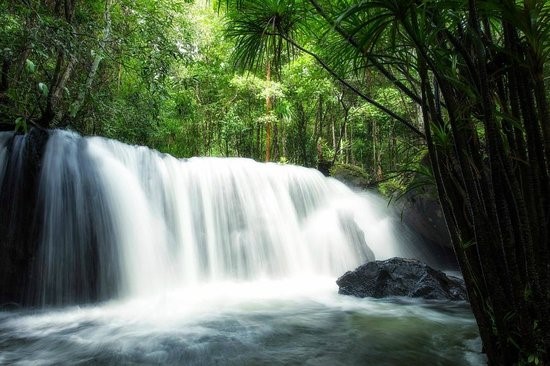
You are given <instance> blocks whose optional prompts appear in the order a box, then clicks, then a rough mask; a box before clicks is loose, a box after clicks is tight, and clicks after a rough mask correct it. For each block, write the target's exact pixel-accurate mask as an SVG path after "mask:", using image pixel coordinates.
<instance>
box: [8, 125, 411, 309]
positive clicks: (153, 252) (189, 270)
mask: <svg viewBox="0 0 550 366" xmlns="http://www.w3.org/2000/svg"><path fill="white" fill-rule="evenodd" d="M28 136H29V135H25V136H21V135H14V134H12V133H2V134H0V184H1V187H2V190H3V191H1V192H0V199H1V200H2V202H3V203H2V205H3V211H5V212H7V213H4V214H3V215H4V216H2V217H4V219H5V221H4V222H2V223H0V245H1V247H0V250H1V251H2V252H3V253H1V254H2V255H4V254H6V252H9V253H8V255H12V254H13V253H19V254H17V255H19V257H18V258H24V259H25V263H26V267H28V268H27V269H26V272H25V274H24V275H22V276H19V277H23V278H24V280H22V281H23V282H25V284H23V285H22V286H25V287H26V288H27V290H25V293H24V294H22V295H21V296H25V297H26V298H30V300H27V301H28V302H31V303H35V304H39V305H58V304H65V303H78V302H89V301H97V300H105V299H110V298H120V297H136V296H144V295H148V294H154V293H157V292H159V291H162V290H166V289H174V288H182V287H190V286H200V285H201V284H203V283H212V282H216V281H224V280H227V279H231V280H236V281H251V280H259V279H278V278H303V277H308V276H310V277H315V276H333V277H335V278H336V276H339V275H341V274H343V273H344V272H345V271H347V270H350V269H353V268H354V267H356V266H357V265H359V264H361V263H363V262H365V261H367V260H372V259H374V257H376V258H377V259H378V258H387V257H390V256H394V255H398V254H401V253H400V252H399V244H398V239H397V238H396V237H395V236H394V234H393V230H392V225H393V224H392V222H393V221H392V218H391V217H389V216H388V215H387V213H385V212H383V211H381V210H380V209H379V206H378V205H377V203H376V202H375V200H376V199H375V198H373V196H372V195H367V194H358V193H354V192H353V191H351V190H350V189H348V188H347V187H346V186H344V185H343V184H342V183H340V182H338V181H336V180H333V179H331V178H326V177H324V176H323V175H322V174H320V173H319V172H318V171H317V170H314V169H307V168H303V167H298V166H292V165H280V164H274V163H267V164H265V163H257V162H255V161H253V160H250V159H241V158H191V159H187V160H186V159H180V160H178V159H175V158H174V157H171V156H168V155H163V154H161V153H159V152H157V151H154V150H150V149H148V148H145V147H136V146H129V145H125V144H123V143H120V142H117V141H113V140H108V139H104V138H100V137H81V136H79V135H77V134H75V133H71V132H65V131H53V132H50V133H49V137H48V138H47V143H46V145H45V147H44V149H43V152H42V157H41V158H40V159H39V161H38V162H37V163H36V164H37V167H36V171H37V174H35V175H34V178H33V179H34V180H31V183H28V181H29V180H28V179H26V178H24V176H23V175H22V174H23V173H21V172H22V171H23V170H24V167H23V166H22V164H23V162H24V161H25V159H27V160H28V155H29V153H28V151H30V150H29V149H30V148H28V147H27V148H25V146H27V145H28V144H29V141H28V140H29V137H28ZM17 174H19V175H17ZM32 182H34V183H32ZM29 184H30V186H29V187H32V188H33V189H31V188H29V187H27V186H28V185H29ZM17 187H27V188H25V189H24V190H25V192H18V190H19V189H18V188H17ZM2 192H3V193H2ZM6 192H9V193H6ZM21 195H25V197H26V198H25V197H24V198H25V199H26V200H27V201H30V202H32V204H31V206H32V207H31V209H29V212H30V214H28V215H27V216H26V217H27V219H26V222H19V221H18V220H21V219H17V218H15V216H17V215H16V213H17V212H19V211H20V210H21V205H22V204H21V203H18V202H19V201H18V200H19V198H17V197H19V196H21ZM25 205H28V203H26V204H25ZM0 215H1V214H0ZM14 215H15V216H14ZM19 216H21V215H19ZM21 217H22V216H21ZM14 225H23V226H25V227H28V232H25V233H20V234H18V235H20V236H22V237H24V238H26V239H25V241H26V242H27V244H25V245H26V246H25V247H24V248H26V249H25V250H24V251H23V252H24V253H23V254H21V253H20V249H17V248H18V245H23V244H22V243H21V244H18V243H15V242H14V240H16V239H14V238H16V237H17V235H15V236H14V235H12V234H10V227H12V226H14ZM10 240H11V241H10ZM10 243H11V244H10ZM10 253H11V254H10ZM29 254H30V255H29ZM27 257H28V258H27ZM14 262H15V260H13V261H12V262H9V263H8V264H7V265H8V267H9V266H10V265H11V266H12V267H13V266H14ZM6 268H7V267H6ZM0 271H2V270H0ZM4 271H8V272H9V273H8V272H6V273H8V275H10V276H12V277H13V273H12V272H13V271H12V270H10V269H5V270H4ZM10 271H11V272H10ZM19 277H18V278H19ZM13 278H15V277H13ZM14 291H15V290H14Z"/></svg>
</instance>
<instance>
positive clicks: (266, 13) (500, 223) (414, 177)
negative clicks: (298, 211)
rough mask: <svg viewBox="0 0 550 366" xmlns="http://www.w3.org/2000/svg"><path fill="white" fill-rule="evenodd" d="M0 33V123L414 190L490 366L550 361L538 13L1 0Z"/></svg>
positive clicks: (474, 4)
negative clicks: (430, 210) (448, 246)
mask: <svg viewBox="0 0 550 366" xmlns="http://www.w3.org/2000/svg"><path fill="white" fill-rule="evenodd" d="M0 24H1V28H0V52H1V63H2V68H1V78H0V123H2V127H3V128H4V129H15V130H18V131H26V130H27V129H29V128H30V127H31V126H41V127H47V128H66V129H71V130H75V131H77V132H80V133H81V134H84V135H102V136H107V137H111V138H116V139H119V140H121V141H124V142H128V143H131V144H143V145H148V146H150V147H153V148H155V149H158V150H159V151H162V152H166V153H170V154H172V155H175V156H177V157H190V156H241V157H250V158H253V159H256V160H259V161H272V162H280V163H292V164H299V165H304V166H309V167H317V168H319V169H320V170H322V171H323V172H325V173H329V172H330V170H331V169H334V167H336V166H339V165H344V164H345V165H348V166H354V167H357V168H356V169H358V170H360V171H364V172H365V173H364V174H365V175H366V176H367V177H368V179H369V180H370V181H373V182H379V183H381V185H380V187H381V190H382V191H383V192H384V193H387V194H390V193H392V192H394V191H403V190H406V189H407V186H408V187H409V188H411V187H417V186H418V185H429V186H430V187H431V190H432V191H433V192H434V194H435V195H437V196H438V198H439V200H440V202H441V205H442V208H443V212H444V214H445V218H446V221H447V224H448V227H449V232H450V235H451V238H452V241H453V247H454V250H455V253H456V255H457V258H458V261H459V263H460V265H461V269H462V272H463V275H464V279H465V281H466V284H467V286H468V293H469V298H470V302H471V306H472V310H473V312H474V315H475V317H476V320H477V323H478V326H479V329H480V335H481V338H482V340H483V345H484V351H485V352H486V354H487V356H488V360H489V364H491V365H504V364H510V365H512V364H520V365H527V364H536V365H539V364H549V363H550V354H549V353H548V348H549V345H550V314H549V312H550V289H549V287H548V282H549V280H550V265H549V264H548V263H549V261H550V109H549V105H548V98H549V88H548V78H549V75H550V73H549V70H548V56H549V51H550V34H549V33H550V3H548V2H547V1H545V0H525V1H515V0H483V1H482V0H457V1H450V0H390V1H379V0H364V1H353V0H331V1H329V0H263V1H258V0H234V1H231V0H227V1H219V2H204V3H201V2H199V1H195V2H193V1H183V0H180V1H178V0H160V1H149V0H144V1H133V0H93V1H92V0H90V1H85V2H84V1H76V0H42V1H35V0H26V1H12V0H8V1H3V2H2V3H1V4H0ZM354 169H355V168H354Z"/></svg>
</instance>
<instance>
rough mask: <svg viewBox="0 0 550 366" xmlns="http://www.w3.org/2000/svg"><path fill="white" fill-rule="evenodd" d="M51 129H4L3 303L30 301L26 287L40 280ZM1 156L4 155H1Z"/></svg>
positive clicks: (0, 203) (0, 199)
mask: <svg viewBox="0 0 550 366" xmlns="http://www.w3.org/2000/svg"><path fill="white" fill-rule="evenodd" d="M48 137H49V132H48V131H46V130H42V129H38V128H33V129H31V130H30V131H29V133H27V134H25V135H20V134H14V133H10V132H2V133H1V136H0V153H1V152H2V150H3V149H4V150H5V151H4V153H5V156H4V158H3V161H0V207H1V209H0V306H3V305H4V304H8V303H15V304H24V303H27V300H28V299H27V293H26V289H28V288H29V286H30V284H31V283H34V282H36V280H35V279H33V278H31V277H32V276H33V271H32V267H33V261H34V258H35V253H36V243H37V238H38V232H37V228H36V223H38V222H39V219H40V218H39V217H37V216H36V206H37V204H38V199H37V198H38V193H37V192H38V180H39V175H40V171H41V161H42V156H43V154H44V149H45V146H46V143H47V141H48ZM0 158H2V155H1V154H0Z"/></svg>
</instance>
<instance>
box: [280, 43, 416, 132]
mask: <svg viewBox="0 0 550 366" xmlns="http://www.w3.org/2000/svg"><path fill="white" fill-rule="evenodd" d="M274 35H277V36H279V37H281V38H283V39H284V40H285V41H287V42H288V43H290V44H292V45H293V46H294V47H296V48H297V49H299V50H300V51H302V52H304V53H305V54H308V55H310V56H311V57H313V58H314V59H315V60H316V61H317V62H318V63H319V64H320V65H321V66H322V67H323V69H325V70H326V71H328V73H329V74H330V75H332V76H333V77H334V78H335V79H336V80H338V81H339V82H341V83H342V84H343V85H344V86H345V87H347V88H348V89H350V90H351V91H352V92H353V93H355V94H357V95H358V96H359V97H361V98H362V99H364V100H365V101H367V102H368V103H370V104H372V105H373V106H375V107H376V108H378V109H380V110H381V111H382V112H384V113H386V114H388V115H389V116H391V117H393V118H395V119H396V120H397V121H399V122H401V123H403V124H404V125H405V126H406V127H408V128H409V129H410V130H411V131H412V132H414V133H415V134H416V135H418V136H420V137H422V138H425V136H424V134H423V133H422V132H421V131H420V130H419V129H418V128H416V127H415V126H413V125H412V123H410V122H409V121H407V120H406V119H404V118H403V117H401V116H399V115H397V114H396V113H394V112H393V111H391V110H390V109H388V108H387V107H386V106H384V105H382V104H380V103H378V102H377V101H375V100H374V99H372V98H371V97H369V96H367V95H366V94H364V93H363V92H361V91H360V90H359V89H357V88H356V87H354V86H353V85H351V84H350V83H349V82H347V81H346V80H344V78H342V77H341V76H340V75H338V74H337V73H336V72H335V71H334V70H332V69H331V68H330V66H329V65H327V63H326V62H325V61H323V59H321V57H319V56H318V55H317V54H315V53H313V52H311V51H309V50H307V49H305V48H304V47H302V46H300V45H299V44H297V43H296V42H294V41H293V40H292V39H290V38H288V37H285V36H284V35H282V34H274Z"/></svg>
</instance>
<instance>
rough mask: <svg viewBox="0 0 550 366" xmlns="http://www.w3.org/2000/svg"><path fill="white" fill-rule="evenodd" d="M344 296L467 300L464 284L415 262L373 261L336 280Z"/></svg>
mask: <svg viewBox="0 0 550 366" xmlns="http://www.w3.org/2000/svg"><path fill="white" fill-rule="evenodd" d="M336 283H337V284H338V287H339V290H338V293H339V294H342V295H352V296H357V297H361V298H363V297H375V298H382V297H389V296H407V297H420V298H424V299H434V300H467V299H468V298H467V294H466V288H465V286H464V281H463V280H462V279H460V278H458V277H454V276H447V275H446V274H445V273H443V272H441V271H438V270H436V269H434V268H432V267H430V266H428V265H426V264H425V263H422V262H420V261H418V260H415V259H404V258H391V259H387V260H383V261H373V262H368V263H366V264H363V265H361V266H359V267H357V268H356V269H355V270H354V271H348V272H346V273H345V274H344V275H343V276H342V277H340V278H338V280H336Z"/></svg>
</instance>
